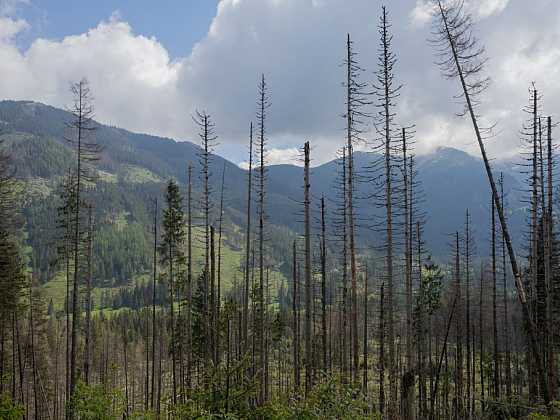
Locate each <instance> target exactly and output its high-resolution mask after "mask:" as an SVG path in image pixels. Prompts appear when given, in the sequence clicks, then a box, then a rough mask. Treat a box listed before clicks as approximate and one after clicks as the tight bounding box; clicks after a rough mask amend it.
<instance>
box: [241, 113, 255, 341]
mask: <svg viewBox="0 0 560 420" xmlns="http://www.w3.org/2000/svg"><path fill="white" fill-rule="evenodd" d="M252 177H253V123H251V127H250V130H249V168H248V172H247V225H246V227H245V228H246V231H245V267H244V269H245V272H244V275H245V288H244V292H243V337H242V342H243V346H244V350H245V351H248V349H249V341H248V333H249V290H250V288H249V274H250V270H249V267H250V256H251V203H252V201H251V200H252V199H251V196H252V192H253V185H252V179H253V178H252Z"/></svg>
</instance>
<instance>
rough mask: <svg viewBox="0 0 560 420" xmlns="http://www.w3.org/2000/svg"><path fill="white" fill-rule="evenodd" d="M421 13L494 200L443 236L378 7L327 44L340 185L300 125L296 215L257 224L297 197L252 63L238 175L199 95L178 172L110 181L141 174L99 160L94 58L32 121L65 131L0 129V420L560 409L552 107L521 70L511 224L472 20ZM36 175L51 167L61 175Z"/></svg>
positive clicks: (446, 6)
mask: <svg viewBox="0 0 560 420" xmlns="http://www.w3.org/2000/svg"><path fill="white" fill-rule="evenodd" d="M431 19H432V29H431V37H430V39H429V40H428V41H427V42H428V43H429V44H430V46H431V48H432V49H433V53H434V57H435V60H434V61H435V65H436V66H438V67H439V70H440V73H441V77H442V78H443V79H446V80H447V83H450V84H453V86H454V87H455V89H456V91H457V95H456V96H455V97H452V98H451V97H450V98H449V108H450V109H451V108H453V107H457V105H458V109H455V110H450V111H449V112H450V113H452V112H454V111H455V112H456V113H457V114H458V115H457V118H463V119H465V120H466V121H468V122H469V124H470V126H471V128H472V130H471V131H470V135H471V138H470V139H469V141H471V142H472V143H476V145H477V148H478V150H479V153H480V156H481V158H482V159H481V160H480V164H481V165H482V166H483V168H482V170H483V171H484V178H485V189H484V190H483V191H480V194H481V195H483V196H484V197H485V198H484V200H485V202H486V203H487V206H486V207H485V209H486V210H485V211H486V212H487V214H486V220H487V223H486V224H480V223H475V222H473V217H472V213H473V211H478V209H469V208H464V209H462V213H461V219H462V220H463V223H462V224H460V225H457V226H455V228H454V229H453V231H451V232H445V237H443V236H441V237H440V239H441V238H442V239H441V241H443V242H444V243H440V244H437V245H433V244H432V242H433V241H430V242H428V241H426V231H425V226H426V223H427V221H428V220H429V219H430V217H431V216H432V215H431V214H430V212H428V211H427V210H426V209H427V207H428V206H427V203H426V190H429V189H430V188H433V186H430V185H424V184H423V183H422V182H421V176H420V172H421V171H422V167H421V166H420V165H418V164H417V161H418V159H420V157H418V156H417V155H416V153H415V144H416V143H420V142H422V133H421V132H420V131H417V130H416V127H415V125H414V124H413V123H406V124H403V123H402V122H401V121H400V119H399V115H398V112H397V111H398V104H399V101H401V100H403V98H405V97H406V95H407V89H406V80H403V81H401V80H399V71H398V70H399V69H398V66H399V61H398V51H396V50H395V48H394V43H393V36H398V28H397V27H395V26H393V25H392V24H391V19H390V13H389V9H388V8H386V7H384V6H383V7H381V8H380V10H379V17H378V19H377V21H376V25H377V35H378V39H376V40H372V42H375V48H371V46H365V45H364V46H362V45H359V44H358V43H355V42H354V41H353V38H352V34H351V33H349V34H348V35H347V37H346V39H341V40H340V44H339V48H338V49H335V48H333V49H332V50H331V51H332V53H333V54H338V55H339V56H340V63H341V66H340V68H339V70H340V82H341V84H340V89H343V90H344V98H345V101H344V103H341V104H340V108H341V109H344V113H343V115H342V116H341V118H340V127H341V128H343V129H344V131H341V139H340V148H339V150H337V151H336V153H337V159H336V161H335V162H336V166H337V167H336V177H335V179H334V182H333V183H332V185H330V186H329V188H330V190H331V191H333V193H332V194H331V195H330V196H328V197H327V196H325V194H323V193H317V191H319V190H318V189H317V187H316V185H317V183H318V182H320V181H319V180H318V179H317V178H316V177H314V167H313V166H312V160H313V152H314V151H313V150H312V148H311V147H310V143H309V142H308V141H303V140H302V145H301V153H300V158H301V162H300V163H301V168H300V169H301V170H300V171H299V172H298V173H299V174H300V175H299V179H297V180H295V182H296V183H297V191H298V196H297V197H294V200H295V207H296V208H297V211H296V212H295V213H294V214H286V215H283V216H284V217H285V218H287V219H290V220H291V221H295V222H293V223H294V225H295V226H296V228H295V229H293V230H292V229H291V228H287V227H286V228H282V227H280V226H278V225H275V224H273V223H271V221H270V219H271V218H270V215H271V213H272V212H282V211H283V210H284V209H286V208H288V207H287V206H285V203H278V201H279V200H278V197H277V196H274V197H271V193H270V179H269V171H270V169H271V168H270V166H269V164H268V162H267V157H268V150H267V149H268V147H269V146H268V141H269V140H270V139H269V134H268V131H267V129H268V124H269V122H270V120H272V119H274V118H275V110H274V106H273V99H274V86H269V84H268V79H267V78H266V75H265V74H260V75H258V76H257V77H256V78H255V82H256V83H255V85H256V89H255V97H256V109H255V114H254V121H252V122H251V121H247V122H246V125H247V152H248V155H247V164H248V168H247V171H245V172H244V176H243V177H242V178H240V179H237V178H236V179H235V184H236V186H235V188H237V189H234V188H230V187H229V183H228V177H231V176H232V175H230V172H228V171H231V169H228V166H227V165H226V163H225V161H224V163H223V166H222V164H221V161H220V164H219V165H217V164H216V162H217V159H218V156H217V155H216V154H215V149H216V147H217V143H218V141H219V138H218V132H219V121H215V120H214V118H213V117H212V114H211V113H210V112H209V111H202V110H201V111H197V112H196V113H195V114H194V115H193V116H192V118H193V120H194V121H195V123H196V125H197V127H198V131H199V139H198V140H199V141H198V146H197V147H196V148H195V149H193V150H195V151H196V158H195V159H193V160H192V161H184V162H183V161H180V162H178V163H177V165H178V167H180V168H182V169H181V172H182V173H181V175H180V176H175V175H174V174H172V173H168V174H167V176H164V175H161V176H160V175H157V176H156V175H154V172H150V171H148V170H145V171H140V170H139V169H138V168H139V166H133V165H132V163H135V164H138V165H139V164H140V163H142V164H143V165H144V167H147V168H153V169H154V171H155V170H156V169H155V168H157V167H158V165H160V162H161V161H162V160H161V157H159V156H158V155H157V154H156V151H149V150H148V147H147V146H146V148H145V149H142V150H143V152H142V153H138V154H137V155H134V156H133V158H130V159H136V161H135V162H130V165H129V166H127V172H126V174H125V175H123V177H124V178H126V177H128V178H126V180H127V181H130V180H131V179H135V180H138V179H142V180H144V181H146V183H147V185H149V187H145V188H144V187H141V186H140V185H139V184H134V187H131V188H129V189H125V188H124V187H123V186H122V184H121V183H119V182H120V181H115V179H113V177H114V176H113V175H112V174H111V173H110V172H109V169H111V170H112V169H115V168H116V169H122V168H119V164H118V163H117V162H119V160H118V159H122V158H123V156H127V155H131V153H130V150H132V148H130V150H129V149H127V147H128V146H127V145H126V144H125V146H123V147H122V149H118V150H119V151H118V153H119V156H117V155H116V154H115V155H113V156H110V155H109V156H108V154H109V151H111V150H116V149H111V148H110V147H109V145H108V144H107V143H106V142H105V143H103V142H99V141H98V133H99V132H100V131H101V127H100V125H99V124H98V123H97V122H96V121H95V120H94V117H95V111H94V105H95V104H94V102H95V100H94V92H93V88H92V86H91V85H90V83H89V82H88V79H87V78H85V77H84V78H83V79H81V80H79V81H76V82H74V83H72V84H71V94H72V98H73V100H72V102H71V103H70V104H68V107H67V110H68V111H69V112H68V113H66V114H64V113H61V114H54V113H53V114H52V115H59V117H60V118H58V119H57V120H56V121H49V123H48V124H52V126H51V125H48V124H45V123H43V122H42V121H39V120H38V119H37V120H36V121H34V123H35V125H34V126H33V127H32V129H33V132H34V133H36V134H38V135H39V134H41V135H45V136H46V137H45V139H52V138H53V136H54V135H53V132H54V131H53V130H54V129H53V128H52V127H55V126H56V127H59V126H60V127H62V126H63V127H64V132H65V133H66V134H65V136H64V139H63V140H64V141H61V142H58V141H54V140H53V141H49V142H46V140H45V142H39V141H37V139H36V138H29V139H26V140H25V141H24V140H22V139H20V138H19V137H18V136H16V135H14V134H13V133H10V136H11V137H9V138H8V137H5V136H3V135H4V134H5V133H3V132H2V131H3V130H6V127H4V126H0V419H7V420H8V419H10V420H11V419H13V420H16V419H41V420H47V419H48V420H56V419H76V420H80V419H99V420H103V419H120V418H122V419H201V420H203V419H208V420H210V419H230V420H235V419H279V420H280V419H347V420H350V419H389V420H396V419H403V420H414V419H419V420H420V419H429V420H443V419H457V420H459V419H504V420H509V419H532V420H546V419H560V396H559V390H558V388H559V385H560V378H559V370H558V361H557V358H558V356H559V355H560V335H559V334H560V333H559V332H560V328H559V327H560V259H559V256H560V254H559V252H560V247H559V245H560V244H559V242H558V240H557V233H558V229H557V224H556V223H555V222H556V221H557V220H558V204H559V196H558V185H557V173H556V164H557V162H556V158H557V153H556V149H557V144H556V143H555V141H554V130H555V128H556V124H557V122H556V121H554V120H553V118H552V117H551V116H549V115H551V114H552V111H551V110H548V109H546V110H545V109H544V105H543V104H544V101H543V94H546V92H542V91H541V90H539V81H535V82H534V83H532V84H531V85H530V86H528V90H527V92H528V94H527V102H526V105H525V107H524V108H523V111H524V114H525V116H526V119H525V120H524V121H519V122H516V124H517V126H518V127H519V133H520V137H521V139H522V142H523V144H524V150H523V152H522V154H521V156H520V157H519V160H520V162H519V164H518V165H517V170H518V171H519V174H520V175H519V179H522V180H523V181H522V183H521V185H520V189H521V192H520V193H521V195H522V197H523V198H522V203H523V226H522V228H521V229H516V228H515V227H513V228H512V220H513V218H514V217H515V216H514V214H513V210H512V209H511V208H508V205H509V198H510V194H513V193H512V192H511V189H512V185H508V183H509V182H510V178H508V177H506V176H504V174H503V173H502V172H501V171H498V170H496V166H497V165H496V164H495V161H494V160H493V158H494V157H492V156H489V154H487V151H486V146H487V143H488V141H490V140H491V139H492V138H493V137H494V136H495V135H496V134H495V130H493V129H494V124H493V123H492V122H489V121H487V119H486V118H485V115H484V102H485V95H484V94H485V92H486V91H487V90H488V89H492V85H491V83H490V79H489V78H488V76H487V74H486V72H485V64H486V61H487V59H488V57H487V55H486V50H485V48H484V45H483V40H481V39H479V38H478V37H477V29H476V21H475V19H473V17H472V16H471V15H470V14H469V12H468V10H467V9H466V8H465V7H464V4H463V1H461V0H451V1H440V0H434V1H433V14H432V16H431ZM364 54H376V57H375V63H376V64H375V68H367V69H366V68H364V67H362V65H361V59H360V57H361V56H362V55H364ZM85 76H87V75H85ZM526 88H527V87H526ZM200 107H201V109H203V108H204V104H200ZM9 112H10V111H9V110H7V108H6V109H4V108H2V109H0V120H2V121H4V120H7V118H8V117H7V116H8V113H9ZM67 116H69V118H68V117H67ZM15 120H16V119H14V121H15ZM242 124H245V122H242ZM6 126H7V125H6ZM369 126H373V127H374V130H373V133H372V131H371V130H368V128H367V127H369ZM14 132H16V131H14ZM117 134H118V133H117ZM117 134H115V136H117ZM220 136H222V134H220ZM115 138H116V137H115ZM146 144H147V143H146ZM161 147H162V148H164V147H168V146H166V145H164V144H163V143H162V146H161ZM185 147H187V146H185ZM188 147H190V146H188ZM364 152H365V153H366V156H367V160H368V161H367V164H366V165H358V164H357V163H356V159H357V158H356V157H357V156H358V154H360V155H359V156H361V158H362V159H363V156H364ZM117 158H118V159H117ZM22 159H27V160H29V159H30V160H29V161H30V162H31V163H28V164H27V166H23V165H20V163H21V162H22ZM29 174H34V175H36V176H37V174H39V175H38V176H44V177H47V176H50V177H52V179H54V180H55V181H54V182H55V183H56V185H55V187H54V188H53V189H52V194H50V195H48V194H46V193H45V192H44V191H45V189H46V188H47V187H46V186H45V185H43V184H40V183H31V182H29V181H28V180H29V179H31V178H29V177H28V175H29ZM119 176H120V175H119ZM124 178H123V179H124ZM286 182H291V180H290V181H288V180H286ZM238 190H239V191H240V193H239V194H238V193H237V192H236V191H238ZM234 194H235V196H234ZM228 195H229V197H228ZM45 197H46V198H45ZM232 202H235V205H236V206H237V207H235V208H232V207H231V206H230V204H231V203H232ZM117 208H119V209H120V208H124V209H125V211H121V212H117V211H116V210H115V209H117ZM239 209H240V210H239ZM133 216H134V217H133ZM475 231H477V232H478V233H480V232H483V234H482V235H478V236H477V235H475ZM480 237H482V238H484V239H483V240H482V241H483V242H484V243H480V241H481V240H480ZM477 238H478V239H477ZM441 241H440V242H441ZM477 242H479V243H477ZM431 247H433V249H431ZM436 248H437V249H436ZM440 249H444V250H445V251H444V252H443V254H444V255H442V253H441V252H440ZM486 249H489V250H490V252H489V253H487V252H486V251H485V250H486ZM480 250H484V251H480ZM132 278H134V279H135V280H134V281H133V282H131V279H132ZM53 279H54V280H53ZM54 283H56V289H55V288H54V286H52V285H53V284H54ZM45 285H51V288H48V287H46V286H45ZM54 291H56V295H55V292H54Z"/></svg>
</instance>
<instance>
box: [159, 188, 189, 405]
mask: <svg viewBox="0 0 560 420" xmlns="http://www.w3.org/2000/svg"><path fill="white" fill-rule="evenodd" d="M165 201H166V205H167V207H166V208H165V210H164V211H163V232H162V238H161V242H160V244H159V254H160V261H161V264H162V265H165V266H166V267H167V284H168V288H169V319H170V320H169V326H170V334H171V344H170V346H171V364H172V368H171V376H172V381H173V394H172V399H173V404H177V366H176V364H177V346H178V343H177V334H176V329H177V325H176V320H175V300H176V291H177V289H178V287H179V284H180V282H181V280H182V278H183V275H184V268H185V267H184V266H185V263H186V261H185V253H184V243H185V223H184V213H183V197H182V196H181V193H180V191H179V186H178V185H177V183H176V182H175V181H174V180H172V179H171V180H169V182H168V183H167V189H166V195H165Z"/></svg>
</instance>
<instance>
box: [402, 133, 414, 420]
mask: <svg viewBox="0 0 560 420" xmlns="http://www.w3.org/2000/svg"><path fill="white" fill-rule="evenodd" d="M406 153H407V138H406V129H405V128H404V127H403V129H402V158H403V162H402V165H403V166H402V167H403V170H402V174H403V189H404V191H403V198H404V204H403V208H404V260H405V276H404V277H405V301H406V330H405V334H406V337H405V339H406V342H405V347H406V349H405V358H406V368H405V373H404V376H403V378H402V381H401V384H402V387H401V388H402V390H403V392H402V393H401V400H402V411H403V417H404V418H405V419H413V418H414V382H415V373H414V367H413V363H412V352H413V348H412V346H413V345H412V342H413V340H412V240H411V237H412V235H411V232H410V226H411V225H410V223H409V222H410V219H411V214H410V213H411V212H410V208H409V204H411V203H409V194H410V190H411V179H409V177H408V157H407V154H406Z"/></svg>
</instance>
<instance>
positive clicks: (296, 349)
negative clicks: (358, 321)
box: [292, 240, 301, 395]
mask: <svg viewBox="0 0 560 420" xmlns="http://www.w3.org/2000/svg"><path fill="white" fill-rule="evenodd" d="M292 264H293V267H292V270H293V272H292V275H293V278H292V282H293V283H292V312H293V327H292V333H293V339H292V344H293V355H294V392H295V394H296V395H297V393H298V391H299V387H300V379H301V372H300V367H299V294H298V293H299V285H298V283H299V281H298V265H297V250H296V241H295V240H294V243H293V256H292Z"/></svg>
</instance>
